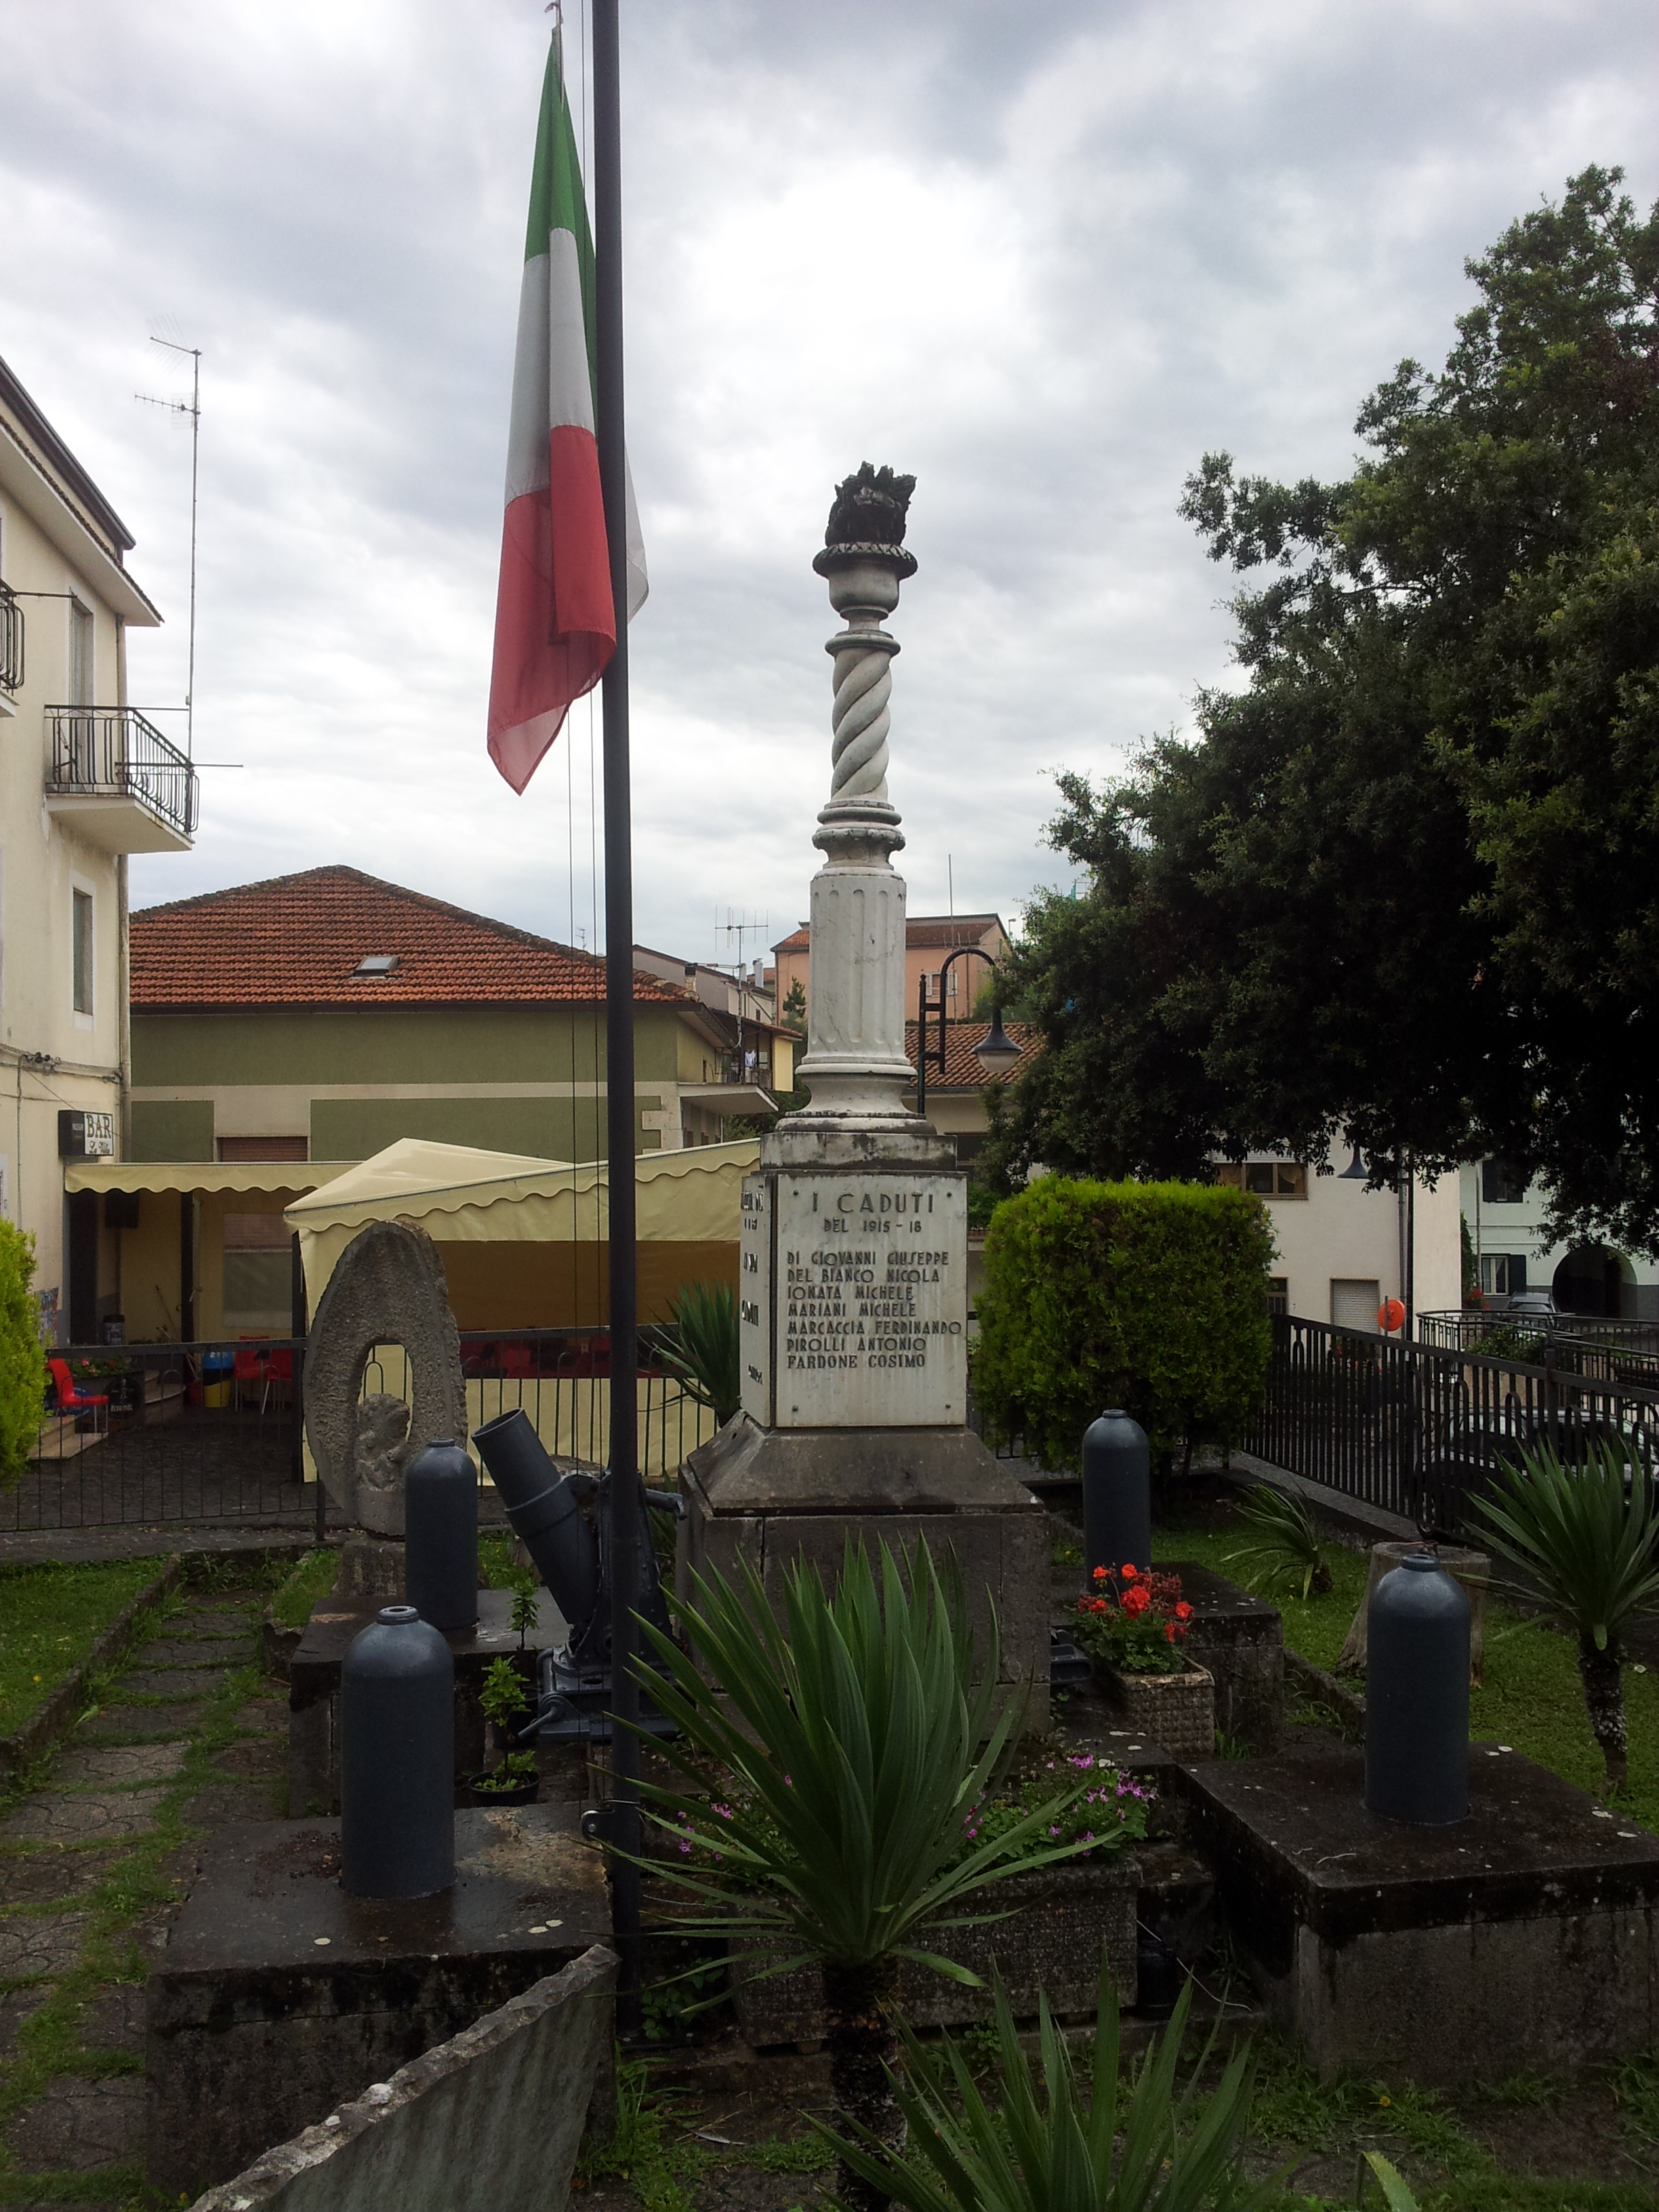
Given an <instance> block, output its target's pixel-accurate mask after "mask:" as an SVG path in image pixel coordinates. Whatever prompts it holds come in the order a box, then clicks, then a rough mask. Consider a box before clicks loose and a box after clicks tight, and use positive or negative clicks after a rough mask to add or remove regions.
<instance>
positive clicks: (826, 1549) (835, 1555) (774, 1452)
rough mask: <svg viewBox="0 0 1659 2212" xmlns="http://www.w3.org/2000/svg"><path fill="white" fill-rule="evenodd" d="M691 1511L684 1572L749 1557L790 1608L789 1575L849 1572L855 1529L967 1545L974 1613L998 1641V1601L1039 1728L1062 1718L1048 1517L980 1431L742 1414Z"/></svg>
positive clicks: (699, 1476)
mask: <svg viewBox="0 0 1659 2212" xmlns="http://www.w3.org/2000/svg"><path fill="white" fill-rule="evenodd" d="M680 1484H681V1491H682V1494H683V1495H684V1499H685V1506H686V1512H685V1518H684V1521H683V1522H681V1524H680V1543H679V1553H678V1562H677V1580H678V1586H679V1592H680V1595H681V1596H682V1597H684V1596H685V1595H688V1594H689V1576H690V1573H692V1572H696V1573H699V1574H706V1573H707V1572H708V1570H709V1569H710V1568H711V1567H714V1568H718V1569H719V1570H720V1571H721V1572H722V1573H723V1574H725V1575H726V1577H728V1578H729V1577H732V1574H733V1572H734V1571H735V1569H736V1566H737V1562H738V1559H739V1558H744V1559H748V1561H749V1562H750V1565H752V1566H753V1567H754V1569H755V1571H756V1572H757V1574H758V1575H759V1577H760V1578H761V1581H762V1583H763V1585H764V1587H765V1589H766V1593H767V1595H768V1597H769V1599H770V1600H771V1601H773V1603H774V1604H775V1605H779V1604H781V1598H782V1594H783V1576H784V1571H785V1570H786V1569H787V1567H788V1566H789V1565H791V1564H792V1563H793V1561H794V1560H796V1559H800V1558H805V1559H811V1560H813V1561H815V1562H816V1563H817V1565H818V1566H819V1567H820V1568H821V1569H822V1570H823V1573H824V1575H825V1577H826V1578H830V1577H834V1575H835V1574H836V1572H837V1571H839V1569H840V1566H841V1563H842V1556H843V1553H844V1552H845V1549H846V1544H847V1539H848V1536H849V1535H853V1536H856V1537H859V1538H861V1539H862V1540H863V1541H865V1542H866V1544H871V1545H873V1544H875V1543H877V1542H880V1541H885V1542H886V1543H887V1544H888V1545H889V1546H890V1547H891V1548H892V1549H894V1550H895V1551H896V1550H898V1549H899V1548H900V1547H903V1546H906V1545H909V1544H914V1543H915V1540H916V1539H917V1537H918V1536H921V1537H924V1538H926V1540H927V1545H928V1547H929V1549H930V1550H931V1551H932V1552H933V1554H934V1556H935V1558H937V1559H944V1558H945V1555H946V1553H954V1554H955V1556H956V1559H957V1562H958V1564H959V1565H960V1566H961V1569H962V1574H963V1585H964V1588H965V1590H966V1594H967V1600H968V1609H969V1621H970V1623H971V1624H972V1626H973V1629H974V1633H975V1638H976V1639H977V1641H978V1643H979V1647H980V1649H981V1650H985V1649H986V1648H987V1636H988V1632H989V1628H990V1623H991V1605H992V1601H993V1599H994V1601H995V1606H996V1613H997V1620H998V1624H999V1628H1000V1635H1001V1677H1002V1679H1003V1680H1005V1681H1006V1682H1010V1683H1018V1685H1019V1686H1021V1688H1022V1689H1023V1691H1024V1694H1025V1698H1026V1701H1027V1702H1026V1708H1025V1726H1026V1727H1027V1728H1028V1729H1039V1730H1040V1729H1046V1728H1047V1727H1048V1548H1049V1534H1048V1516H1047V1514H1046V1513H1045V1511H1044V1510H1043V1508H1042V1504H1040V1502H1039V1501H1038V1500H1037V1499H1036V1498H1035V1497H1033V1496H1032V1494H1031V1492H1030V1491H1029V1490H1028V1489H1026V1487H1025V1486H1024V1483H1022V1482H1019V1481H1018V1480H1015V1478H1014V1477H1013V1476H1012V1474H1009V1472H1008V1471H1007V1469H1006V1468H1005V1467H1004V1465H1003V1464H1002V1462H1000V1461H999V1460H997V1459H994V1457H993V1456H992V1455H991V1453H990V1452H989V1451H987V1449H986V1447H985V1445H984V1443H982V1442H981V1439H980V1438H979V1437H976V1436H975V1435H974V1434H973V1432H972V1431H971V1430H968V1429H796V1430H789V1431H785V1430H776V1429H763V1428H762V1427H760V1426H759V1425H758V1424H757V1422H755V1421H752V1420H751V1419H750V1418H749V1416H748V1415H747V1414H746V1413H738V1414H735V1415H734V1416H733V1417H732V1419H731V1420H729V1421H728V1422H727V1423H726V1426H725V1427H724V1428H723V1429H722V1430H721V1431H720V1434H719V1435H718V1436H717V1437H714V1438H713V1439H712V1441H711V1442H709V1443H706V1444H702V1445H700V1446H699V1447H698V1449H696V1451H695V1452H693V1453H692V1455H691V1456H690V1459H689V1460H687V1462H686V1463H685V1465H684V1468H682V1469H681V1474H680Z"/></svg>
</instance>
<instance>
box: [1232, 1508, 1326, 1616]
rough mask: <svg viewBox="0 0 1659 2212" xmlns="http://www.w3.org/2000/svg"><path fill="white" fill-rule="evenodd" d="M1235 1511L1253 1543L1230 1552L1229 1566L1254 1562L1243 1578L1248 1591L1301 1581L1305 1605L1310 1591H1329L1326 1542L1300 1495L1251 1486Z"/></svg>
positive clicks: (1310, 1509) (1311, 1511)
mask: <svg viewBox="0 0 1659 2212" xmlns="http://www.w3.org/2000/svg"><path fill="white" fill-rule="evenodd" d="M1238 1511H1239V1516H1240V1518H1241V1519H1242V1520H1243V1522H1244V1525H1245V1527H1246V1528H1248V1529H1249V1532H1250V1533H1251V1534H1252V1535H1253V1536H1254V1537H1255V1542H1254V1543H1251V1544H1246V1545H1244V1546H1243V1547H1242V1548H1241V1549H1240V1550H1238V1551H1237V1552H1229V1553H1228V1554H1227V1564H1228V1565H1229V1566H1231V1565H1233V1564H1234V1562H1235V1561H1236V1560H1245V1561H1249V1562H1253V1565H1251V1567H1250V1571H1249V1573H1248V1574H1247V1575H1246V1577H1245V1578H1244V1586H1245V1588H1246V1589H1273V1588H1275V1587H1276V1586H1277V1585H1279V1584H1280V1583H1297V1582H1298V1581H1299V1582H1300V1583H1301V1585H1302V1592H1301V1595H1302V1601H1303V1603H1304V1605H1305V1604H1306V1602H1307V1600H1308V1595H1309V1593H1310V1591H1311V1590H1318V1591H1319V1592H1320V1593H1321V1594H1323V1593H1324V1592H1325V1591H1326V1590H1328V1589H1329V1588H1330V1586H1331V1571H1330V1569H1329V1568H1328V1566H1327V1565H1326V1564H1325V1545H1324V1540H1323V1538H1322V1536H1321V1535H1320V1533H1319V1523H1318V1522H1317V1521H1316V1520H1315V1518H1314V1514H1313V1508H1312V1507H1311V1506H1310V1504H1309V1503H1308V1501H1307V1499H1306V1498H1304V1497H1303V1496H1302V1495H1301V1494H1300V1493H1299V1492H1295V1491H1286V1490H1275V1489H1274V1488H1273V1485H1272V1484H1271V1483H1267V1482H1253V1483H1252V1484H1251V1485H1250V1486H1249V1489H1248V1490H1246V1491H1245V1492H1243V1494H1242V1495H1241V1496H1240V1498H1239V1501H1238Z"/></svg>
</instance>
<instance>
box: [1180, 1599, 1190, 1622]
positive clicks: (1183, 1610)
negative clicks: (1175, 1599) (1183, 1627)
mask: <svg viewBox="0 0 1659 2212" xmlns="http://www.w3.org/2000/svg"><path fill="white" fill-rule="evenodd" d="M1192 1617H1193V1609H1192V1607H1191V1606H1189V1605H1188V1602H1187V1601H1186V1599H1185V1598H1182V1601H1181V1602H1180V1604H1179V1605H1178V1606H1177V1607H1176V1620H1191V1619H1192Z"/></svg>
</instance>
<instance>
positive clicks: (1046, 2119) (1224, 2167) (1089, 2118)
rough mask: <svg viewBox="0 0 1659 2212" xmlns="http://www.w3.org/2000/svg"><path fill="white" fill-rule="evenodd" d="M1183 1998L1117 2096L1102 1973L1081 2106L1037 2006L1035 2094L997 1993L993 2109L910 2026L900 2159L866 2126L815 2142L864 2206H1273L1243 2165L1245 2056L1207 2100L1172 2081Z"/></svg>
mask: <svg viewBox="0 0 1659 2212" xmlns="http://www.w3.org/2000/svg"><path fill="white" fill-rule="evenodd" d="M1191 1997H1192V1990H1191V1988H1190V1985H1189V1986H1188V1988H1187V1989H1185V1990H1182V1994H1181V2001H1180V2002H1179V2003H1178V2004H1177V2006H1176V2011H1175V2016H1174V2018H1173V2019H1172V2020H1171V2021H1170V2027H1169V2029H1168V2032H1167V2033H1165V2034H1164V2036H1162V2037H1161V2038H1160V2039H1159V2040H1158V2043H1157V2044H1156V2045H1154V2046H1153V2048H1152V2051H1149V2052H1148V2054H1147V2057H1146V2063H1144V2064H1143V2065H1142V2066H1141V2067H1140V2068H1139V2069H1138V2071H1137V2072H1136V2073H1135V2074H1134V2075H1133V2077H1132V2079H1131V2081H1130V2082H1129V2084H1128V2086H1127V2090H1126V2088H1125V2086H1124V2085H1123V2083H1122V2082H1121V2081H1120V2080H1119V2078H1118V2023H1117V1997H1116V1995H1115V1991H1114V1990H1113V1988H1112V1984H1111V1979H1110V1977H1109V1975H1107V1974H1105V1973H1103V1974H1102V1975H1101V1978H1100V2000H1099V2007H1098V2010H1097V2015H1096V2025H1095V2039H1094V2053H1093V2057H1092V2060H1091V2063H1090V2067H1089V2082H1088V2089H1087V2093H1086V2095H1085V2092H1084V2088H1083V2086H1082V2084H1080V2083H1079V2080H1078V2076H1077V2070H1076V2067H1075V2065H1074V2063H1073V2057H1072V2054H1071V2051H1070V2050H1069V2049H1068V2048H1067V2046H1066V2039H1065V2037H1064V2036H1063V2035H1062V2034H1061V2033H1060V2031H1059V2030H1058V2029H1057V2028H1056V2027H1055V2026H1054V2021H1053V2020H1052V2019H1051V2018H1050V2017H1049V2013H1048V2004H1047V2002H1046V2001H1044V2002H1042V2008H1041V2012H1040V2015H1039V2023H1038V2043H1039V2046H1040V2064H1041V2078H1040V2081H1039V2079H1038V2078H1037V2077H1036V2075H1034V2071H1033V2069H1032V2065H1031V2062H1030V2059H1029V2058H1028V2057H1027V2056H1026V2054H1025V2051H1024V2047H1023V2045H1022V2044H1021V2042H1020V2036H1019V2030H1018V2027H1016V2026H1015V2024H1014V2017H1013V2014H1012V2011H1011V2010H1010V2008H1009V2004H1008V2000H1007V1997H1006V1994H1005V1993H1004V1991H1003V1990H1002V1988H1001V1986H1000V1984H999V1985H998V1988H997V1991H996V2027H995V2035H996V2062H995V2064H994V2067H993V2069H991V2071H992V2073H993V2075H994V2077H995V2078H996V2079H997V2080H998V2081H1000V2085H1001V2097H1000V2103H999V2104H998V2105H997V2106H991V2105H989V2104H987V2101H986V2100H985V2097H984V2095H983V2093H982V2092H981V2088H980V2086H979V2083H978V2081H976V2080H975V2076H974V2073H973V2070H972V2069H971V2068H970V2067H969V2064H968V2063H967V2061H966V2059H965V2058H964V2057H963V2052H962V2051H961V2050H960V2049H959V2048H958V2046H957V2045H956V2043H955V2042H954V2041H952V2040H951V2039H950V2038H949V2037H946V2038H945V2045H944V2063H943V2066H942V2067H941V2066H939V2063H938V2061H937V2057H936V2054H935V2052H934V2051H929V2050H927V2048H926V2047H925V2046H924V2045H921V2043H919V2042H918V2041H917V2039H916V2038H915V2034H914V2033H912V2032H911V2030H910V2029H909V2028H908V2027H906V2028H905V2029H904V2030H903V2031H902V2033H903V2038H904V2048H905V2056H906V2058H907V2060H908V2065H907V2069H906V2078H905V2079H904V2080H903V2081H902V2082H899V2083H897V2084H896V2087H895V2100H896V2104H897V2106H898V2109H899V2112H900V2114H901V2116H902V2119H903V2121H904V2124H905V2130H906V2140H905V2143H904V2147H903V2148H898V2149H896V2148H891V2147H890V2145H888V2144H887V2143H885V2142H879V2141H878V2140H877V2138H876V2137H875V2136H873V2135H872V2133H871V2132H870V2130H868V2129H866V2128H863V2127H855V2128H854V2130H853V2139H852V2140H850V2141H849V2140H848V2139H847V2138H846V2137H844V2136H841V2135H839V2134H837V2133H836V2132H835V2131H833V2130H829V2129H824V2130H823V2133H825V2134H827V2135H829V2137H830V2140H831V2141H832V2142H834V2143H835V2146H836V2150H837V2152H838V2153H839V2154H840V2156H841V2159H842V2163H843V2165H845V2166H850V2167H851V2168H852V2170H853V2171H854V2172H855V2173H856V2174H858V2175H859V2176H860V2179H862V2181H863V2182H864V2184H865V2186H866V2189H867V2190H869V2191H870V2192H871V2194H872V2197H876V2198H878V2199H880V2200H881V2201H882V2202H884V2203H888V2202H890V2203H895V2204H899V2205H902V2206H904V2207H905V2208H906V2212H1249V2208H1251V2207H1254V2206H1258V2205H1263V2206H1265V2205H1267V2204H1268V2203H1276V2202H1278V2201H1279V2184H1278V2181H1277V2180H1273V2181H1267V2182H1262V2183H1260V2184H1258V2185H1255V2186H1254V2187H1252V2186H1251V2185H1249V2183H1248V2182H1247V2180H1246V2179H1245V2177H1244V2174H1243V2170H1242V2167H1241V2164H1240V2152H1241V2150H1242V2148H1243V2138H1244V2131H1245V2129H1246V2127H1247V2125H1248V2124H1249V2113H1250V2093H1251V2088H1252V2087H1253V2066H1252V2061H1251V2058H1250V2057H1249V2052H1248V2051H1239V2052H1237V2053H1235V2055H1234V2056H1233V2057H1231V2059H1230V2060H1229V2061H1228V2063H1227V2065H1226V2067H1225V2069H1224V2071H1223V2073H1222V2075H1221V2079H1220V2081H1218V2084H1217V2085H1216V2087H1215V2088H1214V2089H1213V2091H1212V2092H1210V2093H1208V2094H1205V2093H1201V2092H1200V2088H1199V2086H1198V2075H1199V2067H1194V2069H1193V2072H1192V2074H1191V2075H1190V2076H1189V2077H1188V2080H1187V2081H1186V2082H1185V2083H1184V2085H1183V2084H1182V2083H1180V2082H1178V2081H1177V2079H1176V2073H1177V2069H1178V2067H1179V2064H1180V2058H1181V2045H1182V2036H1183V2034H1184V2033H1185V2029H1186V2025H1187V2015H1188V2008H1189V2005H1190V2002H1191ZM1206 2056H1207V2051H1206ZM1202 2063H1203V2060H1202V2058H1200V2062H1199V2065H1200V2067H1201V2065H1202Z"/></svg>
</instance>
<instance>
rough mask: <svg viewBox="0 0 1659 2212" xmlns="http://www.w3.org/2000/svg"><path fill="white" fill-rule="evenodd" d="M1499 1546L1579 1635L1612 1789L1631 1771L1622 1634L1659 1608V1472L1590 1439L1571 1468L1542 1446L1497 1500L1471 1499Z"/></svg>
mask: <svg viewBox="0 0 1659 2212" xmlns="http://www.w3.org/2000/svg"><path fill="white" fill-rule="evenodd" d="M1472 1502H1473V1504H1474V1511H1475V1513H1476V1514H1477V1516H1479V1517H1480V1522H1481V1523H1482V1524H1483V1526H1484V1528H1485V1530H1486V1536H1487V1538H1488V1540H1489V1541H1490V1542H1491V1543H1492V1547H1493V1548H1494V1550H1496V1551H1498V1552H1500V1553H1503V1555H1504V1557H1505V1558H1506V1559H1509V1560H1510V1562H1511V1563H1512V1564H1513V1565H1516V1566H1517V1567H1519V1568H1521V1569H1522V1571H1523V1572H1524V1573H1525V1575H1526V1577H1527V1579H1528V1585H1529V1587H1528V1588H1525V1589H1522V1592H1521V1595H1523V1596H1526V1597H1529V1598H1534V1597H1536V1596H1538V1595H1542V1597H1543V1599H1544V1601H1545V1603H1546V1604H1547V1606H1548V1607H1549V1608H1550V1610H1551V1612H1552V1613H1553V1614H1554V1615H1555V1617H1556V1619H1557V1620H1559V1622H1560V1623H1561V1625H1562V1626H1563V1627H1564V1628H1565V1629H1567V1630H1568V1631H1569V1632H1570V1633H1571V1634H1572V1635H1574V1636H1576V1637H1577V1639H1578V1674H1579V1680H1581V1681H1582V1682H1583V1686H1584V1704H1585V1706H1586V1708H1587V1710H1588V1711H1589V1724H1590V1728H1591V1730H1592V1731H1593V1733H1594V1735H1595V1741H1596V1742H1597V1743H1598V1744H1599V1745H1600V1746H1601V1756H1602V1758H1603V1759H1604V1760H1605V1761H1606V1763H1607V1787H1608V1788H1609V1789H1610V1790H1622V1789H1623V1788H1624V1786H1625V1783H1626V1741H1625V1689H1624V1683H1623V1681H1622V1680H1621V1679H1620V1667H1621V1665H1622V1663H1623V1659H1624V1654H1623V1651H1622V1650H1621V1649H1620V1631H1621V1630H1622V1629H1623V1628H1624V1627H1625V1626H1626V1624H1627V1623H1628V1622H1629V1621H1631V1620H1633V1619H1634V1618H1635V1617H1636V1616H1637V1615H1638V1613H1646V1612H1650V1611H1652V1610H1654V1609H1655V1607H1659V1510H1656V1504H1655V1498H1654V1485H1653V1478H1652V1477H1651V1475H1650V1474H1649V1473H1648V1471H1647V1469H1646V1468H1644V1467H1643V1466H1642V1465H1641V1464H1640V1463H1639V1462H1638V1461H1636V1460H1635V1459H1634V1458H1633V1457H1632V1455H1630V1454H1629V1453H1628V1452H1626V1450H1625V1449H1623V1448H1622V1447H1621V1446H1620V1444H1618V1443H1615V1442H1613V1440H1612V1439H1610V1438H1608V1437H1591V1438H1590V1439H1589V1441H1588V1443H1587V1444H1586V1446H1585V1449H1584V1455H1583V1459H1582V1460H1581V1461H1575V1462H1574V1463H1573V1464H1572V1465H1571V1466H1569V1465H1567V1464H1566V1462H1564V1461H1563V1459H1562V1458H1561V1456H1560V1455H1559V1452H1557V1450H1556V1449H1555V1448H1554V1446H1553V1444H1550V1443H1538V1444H1534V1445H1531V1446H1529V1447H1528V1448H1527V1449H1525V1450H1523V1451H1522V1453H1521V1455H1520V1464H1519V1465H1518V1466H1516V1467H1513V1468H1505V1470H1504V1474H1503V1475H1502V1476H1501V1477H1500V1478H1499V1484H1498V1492H1497V1495H1496V1496H1495V1497H1492V1498H1476V1499H1474V1500H1473V1501H1472Z"/></svg>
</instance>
